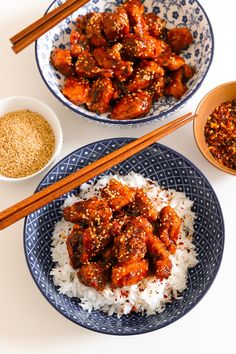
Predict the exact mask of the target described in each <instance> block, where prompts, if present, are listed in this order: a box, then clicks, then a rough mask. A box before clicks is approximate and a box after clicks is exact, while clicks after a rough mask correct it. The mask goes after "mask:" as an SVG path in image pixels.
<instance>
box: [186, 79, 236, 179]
mask: <svg viewBox="0 0 236 354" xmlns="http://www.w3.org/2000/svg"><path fill="white" fill-rule="evenodd" d="M233 99H234V100H235V99H236V81H232V82H227V83H224V84H222V85H219V86H217V87H215V88H214V89H213V90H211V91H210V92H209V93H207V94H206V95H205V96H204V97H203V99H202V100H201V102H200V103H199V105H198V107H197V109H196V113H197V114H198V117H197V118H196V119H195V120H194V125H193V127H194V128H193V130H194V137H195V140H196V143H197V145H198V147H199V150H200V151H201V153H202V154H203V156H204V157H205V158H206V159H207V160H208V161H209V162H210V163H211V164H212V165H213V166H215V167H217V168H219V169H220V170H222V171H224V172H227V173H230V174H232V175H235V176H236V170H233V169H231V168H229V167H226V166H224V165H223V164H221V163H219V162H218V161H217V160H216V159H215V158H214V157H213V156H212V154H211V153H210V151H209V149H208V146H207V143H206V140H205V135H204V129H205V124H206V121H207V118H208V117H209V116H210V114H211V113H212V112H213V111H214V109H215V108H216V107H218V106H220V105H221V104H222V103H224V102H227V101H231V100H233Z"/></svg>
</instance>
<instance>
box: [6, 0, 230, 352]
mask: <svg viewBox="0 0 236 354" xmlns="http://www.w3.org/2000/svg"><path fill="white" fill-rule="evenodd" d="M49 4H50V0H33V1H29V0H20V1H19V0H2V1H0V60H1V62H0V98H4V97H8V96H14V95H26V96H27V95H28V96H32V97H36V98H39V99H40V100H42V101H44V102H45V103H47V104H48V105H49V106H50V107H51V108H52V109H54V110H55V112H56V113H57V115H58V117H59V119H60V121H61V124H62V127H63V132H64V145H63V150H62V152H61V154H60V156H59V158H62V157H63V156H65V155H67V154H68V153H69V152H71V151H73V150H75V149H76V148H78V147H80V146H83V145H84V144H86V143H89V142H93V141H96V140H100V139H103V138H107V137H118V136H132V137H139V136H141V135H143V134H144V133H147V132H149V131H150V130H151V129H154V128H156V127H158V126H160V125H161V124H163V123H155V124H152V125H151V126H147V127H142V128H136V129H131V128H126V129H118V128H115V127H114V128H113V127H104V126H101V127H100V126H97V125H95V124H89V123H88V122H87V121H84V120H83V119H82V118H79V117H78V116H76V115H75V114H74V113H72V112H69V111H68V110H67V109H66V108H65V107H63V106H62V105H61V104H60V103H59V102H58V101H57V100H56V98H54V96H53V95H52V94H51V93H50V92H49V90H48V89H47V88H46V86H45V84H44V83H43V81H42V79H41V77H40V74H39V72H38V69H37V66H36V62H35V56H34V45H31V46H30V47H28V48H26V49H25V50H24V51H23V52H22V53H20V54H18V55H15V54H14V53H13V52H12V50H11V46H10V42H9V38H10V37H11V36H13V35H14V34H16V33H17V32H18V31H19V30H21V29H22V28H24V27H25V26H26V25H28V24H30V23H31V22H33V21H34V20H36V19H38V18H39V17H40V16H41V15H43V13H44V11H45V10H46V8H47V7H48V6H49ZM201 4H202V5H203V6H204V8H205V10H206V12H207V14H208V16H209V18H210V21H211V23H212V26H213V31H214V36H215V54H214V60H213V63H212V66H211V68H210V71H209V73H208V75H207V77H206V79H205V81H204V83H203V85H202V86H201V88H200V89H199V90H198V92H197V93H196V94H195V95H194V97H193V98H191V100H190V102H189V103H188V104H187V105H186V106H185V107H184V108H183V109H182V110H181V111H179V112H178V114H176V115H173V116H172V117H171V118H170V119H172V118H174V117H176V116H177V115H181V114H183V113H187V112H189V111H192V112H194V110H195V109H196V107H197V104H198V102H199V101H200V99H201V98H202V97H203V96H204V94H205V93H207V92H208V91H209V90H211V89H212V88H213V87H215V86H217V85H218V84H221V83H223V82H227V81H233V80H236V40H235V23H236V19H235V6H236V5H235V0H224V1H222V2H218V1H217V2H216V1H213V0H201ZM170 119H168V121H169V120H170ZM0 133H1V132H0ZM161 143H163V144H165V145H167V146H169V147H171V148H173V149H175V150H177V151H178V152H180V153H182V154H183V155H185V156H186V157H187V158H189V159H190V160H191V161H192V162H193V163H194V164H195V165H196V166H197V167H199V168H200V170H201V171H202V172H203V173H204V174H205V176H206V177H207V178H208V179H209V181H210V183H211V184H212V186H213V188H214V189H215V192H216V194H217V196H218V198H219V201H220V204H221V207H222V210H223V214H224V220H225V231H226V235H225V250H224V256H223V261H222V265H221V268H220V270H219V273H218V275H217V277H216V279H215V282H214V283H213V285H212V287H211V288H210V290H209V292H208V293H207V294H206V296H205V297H204V298H203V299H202V300H201V302H200V303H199V304H198V305H197V306H196V307H195V308H194V309H193V310H192V311H190V312H189V313H188V314H187V315H185V316H184V317H183V318H181V319H180V320H178V321H177V322H175V323H174V324H172V325H169V326H167V327H165V328H163V329H161V330H158V331H155V332H152V333H149V334H144V335H138V336H131V337H116V336H108V335H104V334H99V333H95V332H92V331H89V330H86V329H83V328H81V327H79V326H77V325H75V324H74V323H72V322H70V321H69V320H67V319H66V318H64V317H63V316H62V315H60V314H59V313H58V312H57V311H55V309H53V308H52V307H51V305H49V303H48V302H47V301H46V300H45V299H44V297H43V296H42V295H41V293H40V292H39V290H38V289H37V287H36V286H35V284H34V282H33V280H32V278H31V275H30V273H29V271H28V269H27V266H26V261H25V258H24V251H23V220H21V221H19V222H18V223H16V224H15V225H12V226H11V227H9V228H8V229H6V230H4V231H0V284H1V287H0V354H15V353H24V354H28V353H31V354H32V353H33V354H34V353H45V354H46V353H55V354H66V353H78V354H80V353H86V354H90V353H96V354H108V353H114V354H118V353H119V354H120V353H128V351H132V353H136V354H141V353H164V354H170V353H175V354H179V353H181V354H185V353H186V354H189V353H191V354H195V353H201V352H204V353H214V354H218V353H222V352H224V353H227V354H229V353H236V344H235V343H236V342H235V334H236V325H235V317H236V286H235V283H236V267H235V250H236V232H235V231H236V227H235V219H236V212H235V210H236V209H235V198H236V191H235V189H236V188H235V187H236V185H235V181H236V179H235V177H234V176H232V175H228V174H225V173H224V172H221V171H220V170H217V169H216V168H215V167H213V166H211V165H210V164H209V163H208V162H207V161H206V160H205V159H204V158H203V157H202V155H201V154H200V152H199V151H198V148H197V146H196V144H195V141H194V138H193V132H192V123H190V124H188V125H187V126H185V127H183V128H181V129H179V130H178V131H177V132H175V133H173V134H172V135H170V136H168V137H166V138H164V139H162V140H161ZM41 178H42V176H38V177H37V178H35V179H34V180H30V182H24V183H21V184H8V183H4V182H0V209H4V208H6V207H7V206H10V205H11V204H13V203H15V202H17V201H19V200H21V199H22V198H25V197H27V196H29V195H30V194H32V193H33V191H34V190H35V188H36V186H37V185H38V183H39V182H40V180H41Z"/></svg>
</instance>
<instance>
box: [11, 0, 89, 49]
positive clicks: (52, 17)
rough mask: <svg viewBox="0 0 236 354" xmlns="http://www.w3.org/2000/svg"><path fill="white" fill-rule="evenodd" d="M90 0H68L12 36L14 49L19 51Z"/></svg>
mask: <svg viewBox="0 0 236 354" xmlns="http://www.w3.org/2000/svg"><path fill="white" fill-rule="evenodd" d="M88 1H89V0H67V1H66V2H65V3H63V4H62V5H60V6H58V7H57V8H56V9H54V10H52V11H50V12H49V13H47V14H46V15H44V16H43V17H41V18H40V19H39V20H37V21H35V22H34V23H32V24H31V25H30V26H28V27H26V28H25V29H23V30H22V31H20V32H19V33H17V34H16V35H15V36H13V37H12V38H10V41H11V43H12V44H13V46H12V49H13V51H14V52H15V53H19V52H20V51H22V50H23V49H24V48H25V47H27V46H28V45H29V44H31V43H32V42H34V41H35V40H36V39H38V38H39V37H40V36H42V35H43V34H44V33H46V32H47V31H49V30H50V29H51V28H53V27H54V26H56V25H57V24H58V23H59V22H61V21H63V20H64V19H65V18H66V17H68V16H69V15H71V14H72V13H73V12H74V11H76V10H78V9H79V8H80V7H81V6H83V5H85V4H86V3H87V2H88Z"/></svg>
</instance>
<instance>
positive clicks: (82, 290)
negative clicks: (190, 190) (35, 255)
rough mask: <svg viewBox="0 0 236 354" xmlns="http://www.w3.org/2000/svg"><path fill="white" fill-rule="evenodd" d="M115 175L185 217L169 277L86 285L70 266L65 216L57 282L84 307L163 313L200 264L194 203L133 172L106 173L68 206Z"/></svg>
mask: <svg viewBox="0 0 236 354" xmlns="http://www.w3.org/2000/svg"><path fill="white" fill-rule="evenodd" d="M111 178H115V179H117V180H119V181H120V182H122V183H124V184H127V185H129V186H130V187H139V188H143V189H144V190H145V192H146V193H147V195H148V197H149V198H150V199H151V200H152V202H153V204H154V205H155V207H156V209H157V210H158V211H160V210H161V209H162V208H163V207H164V206H166V205H170V206H171V207H172V208H173V209H174V210H175V211H176V213H177V214H178V215H179V217H180V218H181V219H182V225H181V230H180V236H179V240H178V247H177V251H176V253H175V254H174V255H171V256H170V258H171V261H172V271H171V275H170V277H169V278H168V279H164V280H163V281H159V280H157V279H155V277H149V278H146V279H144V280H143V281H141V282H140V283H139V284H135V285H132V286H129V287H128V286H126V287H123V288H118V289H115V290H111V288H110V287H109V286H106V288H105V289H104V290H103V291H97V290H96V289H95V288H91V287H88V286H85V285H83V284H82V283H81V282H80V281H79V279H78V277H77V275H76V272H77V271H76V270H74V269H73V268H72V267H71V265H70V259H69V255H68V252H67V247H66V239H67V236H68V235H69V233H70V231H71V230H72V228H73V224H72V223H70V222H67V221H65V220H64V218H62V220H61V221H59V222H58V223H57V224H56V225H55V230H54V232H53V236H52V248H51V251H52V259H53V261H54V262H55V267H54V268H53V269H52V271H51V275H52V276H53V281H54V284H55V285H56V286H58V287H59V292H60V293H63V294H66V295H67V296H69V297H77V298H80V300H81V307H82V308H83V309H84V310H87V311H91V310H92V309H100V310H102V311H104V312H106V313H108V314H109V315H112V314H113V313H116V314H117V315H118V316H121V315H122V314H127V313H129V312H130V311H131V310H134V309H135V311H137V312H142V313H144V312H145V313H146V314H147V315H151V314H154V313H156V312H162V311H163V310H164V308H165V304H166V303H167V302H170V301H171V300H172V299H173V298H177V297H179V296H180V293H181V292H182V291H183V290H184V289H185V288H186V283H187V273H188V268H189V267H193V266H195V265H196V264H197V262H198V261H197V258H196V251H195V246H194V244H193V243H192V237H193V233H194V228H193V225H194V218H195V214H194V213H193V212H192V211H191V207H192V205H193V202H192V201H191V200H190V199H188V198H187V197H186V195H185V194H184V193H181V192H176V191H175V190H173V189H172V190H165V189H162V188H160V186H159V185H158V184H157V183H156V182H152V181H150V180H148V179H145V178H144V177H143V176H142V175H140V174H135V173H130V174H128V175H126V176H118V175H111V176H104V177H102V178H100V179H99V180H98V182H97V183H96V185H90V184H83V185H82V186H81V193H80V195H79V196H74V195H72V196H70V197H68V198H67V199H66V201H65V203H64V206H63V208H64V207H65V206H68V205H71V204H73V203H75V202H76V201H79V200H81V199H87V198H90V197H92V196H93V195H98V196H99V195H100V189H101V188H103V187H104V186H105V185H106V184H107V183H108V181H109V179H111Z"/></svg>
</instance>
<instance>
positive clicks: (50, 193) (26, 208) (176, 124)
mask: <svg viewBox="0 0 236 354" xmlns="http://www.w3.org/2000/svg"><path fill="white" fill-rule="evenodd" d="M196 116H197V115H196V114H195V115H192V113H187V114H185V115H184V116H182V117H180V118H177V119H175V120H174V121H172V122H170V123H168V124H165V125H164V126H162V127H160V128H157V129H155V130H153V131H152V132H150V133H148V134H146V135H144V136H142V137H140V138H138V139H136V140H134V141H132V142H131V143H129V144H127V145H124V146H122V147H121V148H119V149H117V150H115V151H113V152H111V153H110V154H108V155H105V156H103V157H102V158H100V159H99V160H97V161H94V162H93V163H91V164H89V165H87V166H85V167H83V168H81V169H80V170H78V171H75V172H73V173H72V174H70V175H69V176H66V177H65V178H63V179H61V180H59V181H57V182H55V183H53V184H52V185H50V186H48V187H46V188H44V189H42V190H41V191H39V192H37V193H35V194H33V195H31V196H30V197H28V198H26V199H24V200H22V201H20V202H18V203H16V204H14V205H12V206H11V207H9V208H7V209H5V210H3V211H1V212H0V230H2V229H4V228H6V227H7V226H9V225H11V224H13V223H15V222H16V221H18V220H20V219H22V218H23V217H25V216H26V215H28V214H30V213H32V212H33V211H35V210H37V209H39V208H41V207H42V206H44V205H46V204H48V203H50V202H51V201H53V200H54V199H56V198H58V197H60V196H61V195H63V194H65V193H67V192H69V191H71V190H73V189H74V188H76V187H78V186H80V185H81V184H82V183H84V182H87V181H89V180H90V179H92V178H94V177H96V176H98V175H99V174H101V173H103V172H104V171H106V170H108V169H109V168H111V167H113V166H115V165H117V164H118V163H120V162H122V161H124V160H126V159H128V158H129V157H131V156H133V155H135V154H136V153H138V152H140V151H142V150H143V149H145V148H146V147H148V146H150V145H151V144H153V143H155V142H156V141H157V140H159V139H161V138H163V137H164V136H166V135H168V134H170V133H172V132H173V131H174V130H176V129H178V128H180V127H181V126H183V125H184V124H186V123H188V122H190V121H191V120H193V119H194V118H195V117H196Z"/></svg>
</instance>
